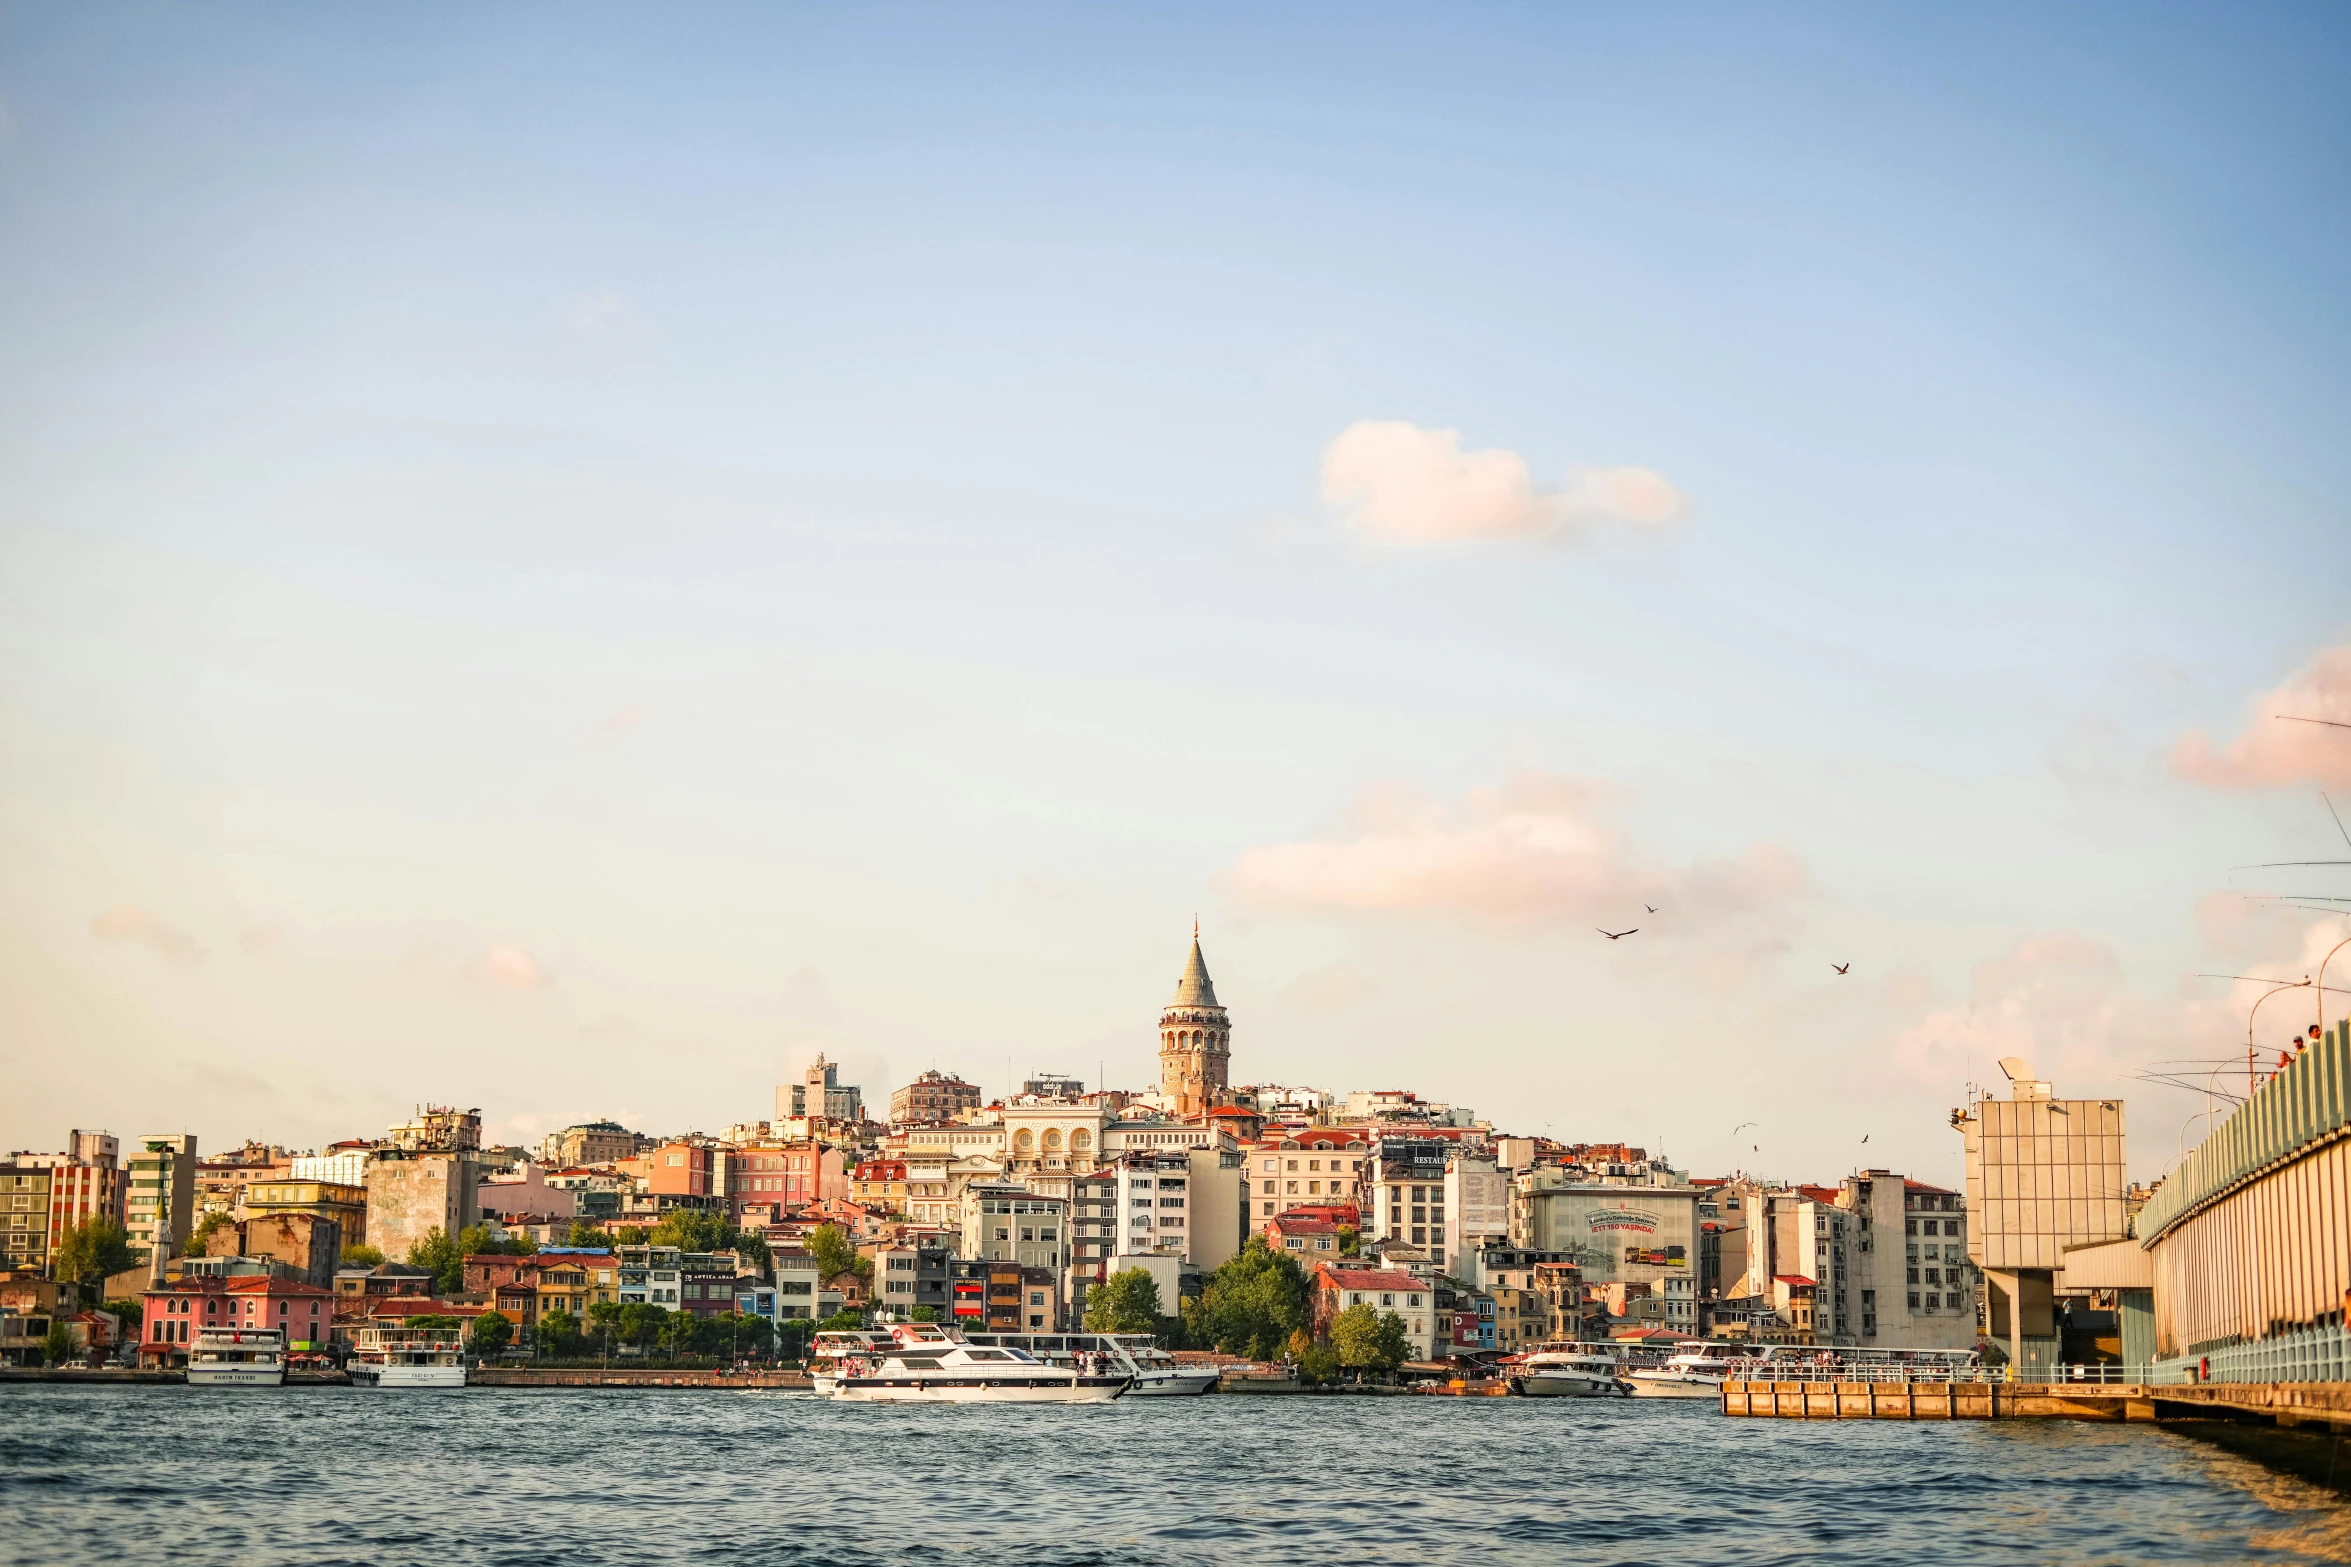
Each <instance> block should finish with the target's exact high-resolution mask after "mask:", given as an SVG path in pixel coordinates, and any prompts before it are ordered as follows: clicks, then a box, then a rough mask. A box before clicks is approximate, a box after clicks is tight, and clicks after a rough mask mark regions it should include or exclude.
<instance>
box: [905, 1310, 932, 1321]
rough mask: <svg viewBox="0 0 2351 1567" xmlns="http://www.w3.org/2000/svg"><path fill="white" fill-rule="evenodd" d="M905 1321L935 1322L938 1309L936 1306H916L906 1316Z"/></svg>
mask: <svg viewBox="0 0 2351 1567" xmlns="http://www.w3.org/2000/svg"><path fill="white" fill-rule="evenodd" d="M906 1320H907V1321H909V1322H936V1321H938V1320H939V1308H938V1307H936V1306H917V1307H915V1308H914V1309H913V1310H912V1311H910V1312H908V1313H907V1314H906Z"/></svg>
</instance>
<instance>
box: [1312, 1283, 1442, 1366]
mask: <svg viewBox="0 0 2351 1567" xmlns="http://www.w3.org/2000/svg"><path fill="white" fill-rule="evenodd" d="M1307 1292H1308V1293H1307V1300H1308V1309H1309V1310H1310V1311H1311V1312H1312V1315H1313V1320H1314V1331H1315V1333H1316V1334H1317V1335H1318V1336H1322V1335H1327V1334H1329V1332H1330V1330H1331V1324H1332V1323H1333V1322H1334V1321H1336V1320H1337V1319H1338V1316H1339V1313H1340V1312H1342V1311H1345V1310H1346V1309H1347V1308H1348V1307H1350V1306H1359V1305H1366V1306H1370V1307H1372V1308H1374V1309H1375V1310H1378V1311H1381V1312H1390V1311H1392V1312H1394V1313H1395V1314H1396V1315H1397V1316H1398V1317H1399V1318H1401V1319H1402V1320H1403V1323H1404V1333H1405V1336H1406V1338H1408V1339H1409V1340H1410V1341H1411V1343H1412V1357H1411V1358H1413V1359H1414V1360H1434V1359H1436V1358H1437V1306H1436V1289H1435V1287H1434V1286H1433V1285H1432V1284H1431V1283H1430V1282H1429V1281H1428V1280H1426V1279H1422V1278H1416V1277H1415V1276H1413V1275H1412V1274H1409V1273H1403V1272H1399V1271H1396V1270H1394V1269H1390V1268H1335V1267H1333V1266H1331V1265H1330V1264H1329V1263H1318V1264H1316V1266H1315V1268H1314V1270H1313V1271H1312V1273H1310V1274H1309V1275H1308V1278H1307ZM1451 1333H1452V1324H1451V1323H1450V1322H1447V1323H1446V1324H1445V1334H1446V1336H1447V1338H1448V1339H1449V1338H1450V1337H1451Z"/></svg>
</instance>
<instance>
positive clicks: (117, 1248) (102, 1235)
mask: <svg viewBox="0 0 2351 1567" xmlns="http://www.w3.org/2000/svg"><path fill="white" fill-rule="evenodd" d="M138 1263H139V1259H138V1258H137V1256H135V1255H134V1254H133V1253H132V1251H131V1238H130V1235H129V1233H128V1232H127V1231H125V1230H124V1229H123V1227H122V1226H121V1225H119V1224H117V1223H115V1222H114V1221H113V1220H112V1219H107V1218H96V1219H84V1220H83V1221H82V1222H81V1223H79V1224H77V1225H75V1226H74V1227H73V1228H72V1229H70V1230H67V1231H66V1232H65V1234H64V1235H62V1236H60V1237H59V1238H58V1242H57V1249H56V1250H55V1251H53V1252H51V1253H50V1268H51V1271H52V1273H53V1274H54V1275H55V1277H57V1278H58V1279H59V1280H61V1281H65V1282H70V1283H73V1284H79V1285H84V1286H88V1287H91V1288H95V1287H98V1286H100V1285H103V1284H104V1283H105V1282H106V1281H107V1280H108V1279H110V1278H112V1277H114V1275H116V1274H117V1273H123V1272H127V1271H129V1270H130V1269H132V1268H135V1267H137V1266H138Z"/></svg>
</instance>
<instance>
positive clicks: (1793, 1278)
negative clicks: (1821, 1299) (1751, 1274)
mask: <svg viewBox="0 0 2351 1567" xmlns="http://www.w3.org/2000/svg"><path fill="white" fill-rule="evenodd" d="M1771 1281H1772V1282H1773V1283H1774V1284H1801V1285H1804V1286H1805V1287H1806V1288H1808V1289H1818V1288H1820V1282H1819V1280H1817V1279H1808V1278H1806V1277H1805V1276H1804V1275H1803V1274H1801V1273H1775V1274H1773V1275H1772V1276H1771Z"/></svg>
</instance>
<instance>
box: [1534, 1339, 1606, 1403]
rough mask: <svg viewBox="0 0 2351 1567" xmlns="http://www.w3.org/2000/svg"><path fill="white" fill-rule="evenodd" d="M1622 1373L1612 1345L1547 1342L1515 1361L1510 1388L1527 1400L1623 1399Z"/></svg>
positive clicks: (1561, 1340)
mask: <svg viewBox="0 0 2351 1567" xmlns="http://www.w3.org/2000/svg"><path fill="white" fill-rule="evenodd" d="M1623 1370H1624V1367H1623V1363H1622V1362H1621V1361H1619V1360H1618V1359H1617V1351H1616V1346H1615V1345H1614V1344H1586V1343H1579V1342H1577V1341H1576V1340H1573V1339H1549V1340H1546V1341H1545V1342H1543V1343H1540V1344H1537V1345H1536V1346H1535V1347H1534V1348H1533V1349H1530V1350H1528V1351H1527V1352H1526V1354H1524V1355H1522V1356H1521V1357H1519V1361H1518V1367H1517V1369H1516V1371H1515V1372H1513V1374H1512V1376H1511V1384H1512V1385H1513V1386H1514V1387H1516V1388H1517V1389H1518V1391H1519V1392H1520V1393H1522V1394H1524V1395H1525V1396H1526V1397H1528V1398H1626V1397H1630V1396H1631V1394H1632V1391H1633V1385H1632V1383H1630V1382H1628V1381H1626V1380H1625V1378H1624V1375H1623Z"/></svg>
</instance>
